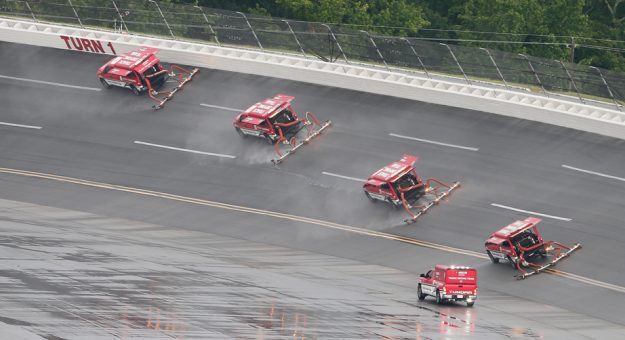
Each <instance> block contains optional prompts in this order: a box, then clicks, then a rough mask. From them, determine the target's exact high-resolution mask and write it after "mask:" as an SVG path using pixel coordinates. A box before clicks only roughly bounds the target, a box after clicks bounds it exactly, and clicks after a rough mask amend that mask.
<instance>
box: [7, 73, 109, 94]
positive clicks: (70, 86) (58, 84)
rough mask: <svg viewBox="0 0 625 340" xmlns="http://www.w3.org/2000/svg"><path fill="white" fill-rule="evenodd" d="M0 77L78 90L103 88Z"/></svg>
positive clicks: (98, 89)
mask: <svg viewBox="0 0 625 340" xmlns="http://www.w3.org/2000/svg"><path fill="white" fill-rule="evenodd" d="M0 78H3V79H9V80H19V81H25V82H30V83H37V84H44V85H54V86H61V87H68V88H71V89H78V90H89V91H102V89H100V88H97V87H86V86H77V85H68V84H61V83H53V82H49V81H43V80H35V79H26V78H18V77H11V76H4V75H1V74H0Z"/></svg>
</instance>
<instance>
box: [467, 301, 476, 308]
mask: <svg viewBox="0 0 625 340" xmlns="http://www.w3.org/2000/svg"><path fill="white" fill-rule="evenodd" d="M474 304H475V301H471V302H469V301H467V307H473V305H474Z"/></svg>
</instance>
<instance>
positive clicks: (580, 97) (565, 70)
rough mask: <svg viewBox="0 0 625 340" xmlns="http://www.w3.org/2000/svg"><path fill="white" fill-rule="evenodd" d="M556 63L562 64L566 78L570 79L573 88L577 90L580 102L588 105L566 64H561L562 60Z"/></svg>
mask: <svg viewBox="0 0 625 340" xmlns="http://www.w3.org/2000/svg"><path fill="white" fill-rule="evenodd" d="M555 61H556V62H558V63H560V65H562V68H563V69H564V72H566V76H567V77H569V80H570V81H571V84H573V88H574V89H575V92H577V97H579V101H580V102H582V104H586V102H584V98H582V95H581V94H580V93H579V90H578V89H577V85H575V82H574V81H573V77H571V74H570V73H569V70H568V69H567V68H566V66H564V63H563V62H561V61H560V60H555Z"/></svg>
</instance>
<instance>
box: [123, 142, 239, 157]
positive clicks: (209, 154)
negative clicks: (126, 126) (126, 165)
mask: <svg viewBox="0 0 625 340" xmlns="http://www.w3.org/2000/svg"><path fill="white" fill-rule="evenodd" d="M135 144H141V145H147V146H153V147H156V148H162V149H168V150H176V151H184V152H189V153H196V154H200V155H206V156H215V157H223V158H233V159H234V158H237V157H236V156H232V155H224V154H221V153H212V152H204V151H197V150H190V149H183V148H176V147H173V146H167V145H160V144H153V143H147V142H142V141H138V140H136V141H135Z"/></svg>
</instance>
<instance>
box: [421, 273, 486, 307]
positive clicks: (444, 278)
mask: <svg viewBox="0 0 625 340" xmlns="http://www.w3.org/2000/svg"><path fill="white" fill-rule="evenodd" d="M420 276H421V278H420V279H419V285H418V287H417V295H418V297H419V300H421V301H423V300H424V299H425V297H426V296H428V295H430V296H433V297H435V298H436V303H438V304H441V303H443V302H445V301H466V303H467V306H468V307H472V306H473V304H474V303H475V300H476V299H477V271H476V270H475V268H470V267H458V266H446V265H442V264H437V265H436V267H434V269H432V270H430V271H428V272H427V273H425V274H421V275H420Z"/></svg>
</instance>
